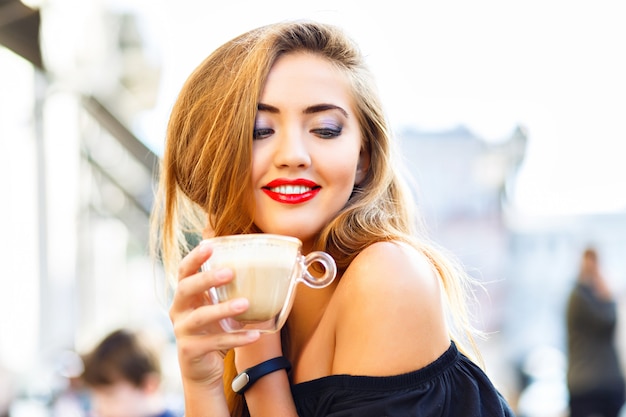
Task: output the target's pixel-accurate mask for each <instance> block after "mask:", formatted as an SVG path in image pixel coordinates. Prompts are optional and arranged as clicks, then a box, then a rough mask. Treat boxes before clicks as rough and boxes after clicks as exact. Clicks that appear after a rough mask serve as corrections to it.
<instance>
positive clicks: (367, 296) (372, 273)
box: [332, 242, 450, 376]
mask: <svg viewBox="0 0 626 417" xmlns="http://www.w3.org/2000/svg"><path fill="white" fill-rule="evenodd" d="M442 291H443V290H442V285H441V283H440V279H439V276H438V275H437V273H436V272H435V269H434V268H433V266H432V265H431V263H430V262H429V261H428V260H427V259H426V257H425V256H424V255H423V254H422V253H420V252H419V251H417V250H416V249H414V248H412V247H410V246H408V245H406V244H402V243H395V242H379V243H375V244H373V245H371V246H369V247H368V248H366V249H365V250H363V252H361V253H360V254H359V255H358V256H357V258H355V260H354V261H353V262H352V264H351V265H350V267H349V268H348V270H347V271H346V273H345V274H344V275H343V277H342V279H341V282H340V283H339V286H338V288H337V292H336V293H335V300H334V301H335V302H337V304H336V306H335V307H336V309H337V310H336V311H337V313H336V314H337V316H336V329H337V330H336V350H335V358H334V362H333V370H332V372H333V373H336V374H344V373H345V374H351V375H370V376H388V375H396V374H400V373H404V372H410V371H413V370H416V369H419V368H422V367H424V366H426V365H428V364H429V363H431V362H433V361H434V360H435V359H437V358H438V357H439V356H440V355H441V354H442V353H443V352H445V350H446V349H447V348H448V347H449V346H450V334H449V331H448V327H447V324H446V320H445V314H444V308H443V301H442V299H443V294H442Z"/></svg>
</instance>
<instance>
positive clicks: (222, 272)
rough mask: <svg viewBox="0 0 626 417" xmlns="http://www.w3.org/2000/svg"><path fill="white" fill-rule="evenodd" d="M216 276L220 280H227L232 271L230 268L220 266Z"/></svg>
mask: <svg viewBox="0 0 626 417" xmlns="http://www.w3.org/2000/svg"><path fill="white" fill-rule="evenodd" d="M214 274H215V278H216V279H217V280H218V281H220V282H223V281H226V280H227V279H228V278H230V275H231V272H230V270H229V269H227V268H220V269H216V270H215V272H214Z"/></svg>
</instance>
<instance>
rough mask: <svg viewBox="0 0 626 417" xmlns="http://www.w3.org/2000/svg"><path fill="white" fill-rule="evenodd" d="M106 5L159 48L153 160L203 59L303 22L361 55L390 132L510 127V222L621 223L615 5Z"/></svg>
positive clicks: (622, 36) (502, 131)
mask: <svg viewBox="0 0 626 417" xmlns="http://www.w3.org/2000/svg"><path fill="white" fill-rule="evenodd" d="M66 1H71V0H66ZM103 1H105V0H103ZM108 2H109V3H117V4H119V6H118V7H122V8H129V7H134V8H135V9H137V10H139V11H140V12H141V13H142V14H143V15H144V16H145V17H146V23H147V24H148V25H149V27H150V28H151V30H149V31H150V32H151V33H152V34H153V36H155V38H154V42H155V45H158V47H157V49H159V48H162V51H161V52H160V53H161V54H162V59H163V64H164V65H165V72H164V74H163V83H162V90H161V93H160V99H159V103H158V107H157V109H156V110H155V111H154V112H152V113H151V114H149V115H147V116H146V119H145V121H144V126H143V129H144V130H145V131H146V133H147V134H148V137H149V138H150V140H153V141H154V145H153V146H154V147H155V148H156V149H160V148H161V142H162V136H163V130H164V126H165V123H166V120H167V116H168V111H169V108H170V106H171V104H172V102H173V100H174V98H175V96H176V94H177V92H178V90H179V88H180V86H181V84H182V83H183V81H184V80H185V78H186V77H187V75H188V74H189V73H190V72H191V70H192V69H193V68H194V67H195V66H196V65H197V64H198V63H199V62H200V61H201V60H202V59H203V58H204V57H205V56H206V55H207V54H208V53H210V52H211V51H212V50H213V49H214V48H215V47H217V46H218V45H220V44H221V43H223V42H224V41H226V40H228V39H230V38H232V37H234V36H236V35H238V34H240V33H242V32H244V31H246V30H248V29H251V28H253V27H256V26H259V25H262V24H266V23H270V22H274V21H278V20H283V19H290V18H313V19H317V20H322V21H326V22H330V23H335V24H338V25H340V26H342V27H344V28H345V29H346V30H347V31H348V33H349V34H351V35H352V36H353V37H354V38H355V39H356V40H357V42H358V43H359V44H360V45H361V47H362V49H363V51H364V52H365V54H366V56H367V58H368V62H369V64H370V67H371V68H372V70H373V72H374V74H375V76H376V78H377V80H378V85H379V89H380V91H381V95H382V97H383V100H384V102H385V104H386V107H387V110H388V113H389V117H390V119H391V121H392V123H393V126H394V128H401V127H404V126H407V125H412V126H416V127H420V128H433V129H442V128H447V127H451V126H455V125H457V124H465V125H466V126H467V127H469V128H470V129H472V130H473V131H474V132H475V133H477V134H478V135H482V136H483V137H484V138H486V139H487V140H501V139H503V138H506V137H507V135H508V134H509V133H510V132H511V131H512V130H513V128H514V127H515V125H516V124H518V123H519V124H523V125H524V126H525V127H526V128H527V130H528V132H529V149H528V152H527V158H526V162H525V164H524V166H523V169H522V172H521V176H520V180H519V183H518V188H517V191H516V204H517V206H518V207H519V209H520V210H521V211H523V212H525V213H528V214H562V213H586V212H603V211H615V210H626V193H624V191H623V190H624V189H625V188H626V187H625V186H624V183H625V182H626V163H624V161H623V159H624V158H623V156H622V155H623V153H624V152H623V148H624V144H625V143H626V123H624V121H625V115H626V76H625V75H624V74H626V55H625V54H624V51H625V50H626V25H625V24H624V22H625V21H626V7H624V6H623V5H622V2H621V1H620V0H615V1H603V0H600V1H594V2H587V1H568V0H526V1H517V2H514V1H508V2H504V1H501V0H474V1H471V2H466V1H426V0H418V1H412V2H405V1H395V0H388V1H384V2H381V1H368V0H317V1H313V2H297V1H291V0H267V1H264V2H258V1H252V0H232V1H221V2H206V1H203V0H177V1H176V2H171V1H166V0H134V1H133V2H129V1H123V0H116V1H111V0H109V1H108ZM82 4H84V3H82Z"/></svg>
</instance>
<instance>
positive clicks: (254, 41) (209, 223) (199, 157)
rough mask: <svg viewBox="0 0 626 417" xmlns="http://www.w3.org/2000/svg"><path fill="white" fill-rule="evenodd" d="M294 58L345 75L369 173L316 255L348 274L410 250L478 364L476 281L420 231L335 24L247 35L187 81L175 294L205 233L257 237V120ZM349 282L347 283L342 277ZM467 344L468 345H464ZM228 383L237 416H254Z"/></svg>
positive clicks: (173, 144)
mask: <svg viewBox="0 0 626 417" xmlns="http://www.w3.org/2000/svg"><path fill="white" fill-rule="evenodd" d="M294 52H307V53H312V54H316V55H318V56H321V57H323V58H325V59H326V60H328V62H330V63H332V64H333V65H334V66H336V67H337V68H338V69H339V70H340V71H343V72H344V73H345V74H346V75H347V77H348V79H349V80H350V83H351V91H352V96H353V100H354V103H355V109H356V113H357V117H358V121H359V125H360V129H361V135H362V138H363V144H362V146H363V148H364V149H365V150H366V151H367V152H369V155H370V166H369V169H368V171H367V174H366V177H365V179H364V180H363V181H362V182H361V183H360V184H359V185H358V186H355V188H354V191H353V193H352V195H351V197H350V199H349V201H348V203H347V204H346V206H345V207H344V208H343V209H342V210H341V212H340V213H339V214H338V215H337V216H336V218H335V219H334V220H333V221H332V222H330V223H329V224H328V225H327V226H326V227H325V228H324V229H323V230H322V231H321V232H320V233H319V235H318V237H317V240H316V243H315V245H314V249H316V250H324V251H326V252H328V253H330V254H331V255H332V256H333V257H334V259H335V261H336V262H337V266H338V269H339V270H340V271H341V272H342V271H344V270H345V269H346V268H347V267H348V266H349V265H350V263H351V262H352V260H353V259H354V258H355V257H356V256H357V255H358V254H359V253H360V251H361V250H362V249H364V248H365V247H367V246H368V245H371V244H372V243H375V242H379V241H390V240H398V241H403V242H407V243H409V244H411V245H413V246H414V247H415V248H417V249H418V250H419V251H421V252H422V253H423V254H424V255H425V256H426V257H427V258H428V259H429V260H430V262H431V263H432V265H433V268H434V269H435V270H436V271H437V272H438V273H439V276H440V278H441V281H442V284H443V287H444V289H445V292H446V295H447V297H446V298H447V300H448V305H449V307H450V308H449V312H448V313H449V321H450V323H451V326H450V328H451V332H452V333H453V334H451V337H452V338H453V339H454V340H455V341H456V342H457V344H459V347H460V348H461V349H462V350H464V351H466V352H467V349H464V344H465V345H466V346H467V343H469V344H470V345H471V347H472V349H471V350H472V351H474V353H475V354H476V355H478V351H477V349H476V348H475V344H474V338H473V334H475V329H474V328H473V327H472V325H471V320H470V317H469V314H468V309H467V307H466V305H467V303H466V298H467V297H466V295H467V294H469V293H470V292H469V291H468V288H467V286H468V285H469V284H470V283H471V278H470V277H469V276H468V275H466V274H465V273H464V271H463V269H462V268H461V267H460V266H459V265H458V264H457V262H456V261H455V260H454V258H452V257H450V256H449V255H447V254H445V255H444V253H443V252H442V251H441V250H440V249H439V248H436V246H435V245H434V244H433V243H432V242H430V241H429V240H428V239H427V237H426V234H425V233H424V228H423V227H422V225H421V223H420V221H419V218H418V216H417V215H416V214H417V213H416V212H415V211H414V210H413V207H414V206H415V204H414V202H413V201H412V199H413V197H412V195H411V193H410V190H409V188H408V187H407V186H406V185H405V182H404V180H403V179H402V178H403V176H404V174H403V173H402V172H400V171H401V169H400V168H399V167H400V166H401V165H400V164H399V162H400V161H399V160H398V159H396V157H395V156H394V155H395V151H394V147H393V144H392V141H391V134H390V130H389V128H388V123H387V120H386V117H385V114H384V112H383V110H382V106H381V103H380V100H379V98H378V93H377V91H376V88H375V84H374V82H373V80H372V78H371V75H370V73H369V71H368V70H367V68H366V65H365V63H364V59H363V56H362V55H361V53H360V50H359V48H358V47H357V45H356V44H355V43H354V42H353V41H352V40H351V39H350V38H349V37H347V36H346V34H345V33H343V31H341V30H340V29H338V28H337V27H334V26H332V25H327V24H322V23H317V22H311V21H294V22H281V23H277V24H273V25H268V26H264V27H260V28H257V29H254V30H252V31H249V32H247V33H245V34H243V35H240V36H239V37H237V38H235V39H233V40H231V41H229V42H227V43H226V44H224V45H223V46H221V47H220V48H218V49H217V50H216V51H215V52H214V53H212V54H211V55H210V56H209V57H207V58H206V59H205V60H204V61H203V62H202V63H201V64H200V65H199V66H198V67H197V68H196V69H195V71H194V72H193V73H192V74H191V75H190V76H189V78H188V79H187V81H186V82H185V84H184V86H183V88H182V91H181V92H180V95H179V96H178V99H177V101H176V103H175V105H174V107H173V109H172V112H171V117H170V120H169V124H168V128H167V138H166V146H165V152H164V156H163V160H162V166H161V172H160V180H159V189H158V192H157V200H156V204H155V208H154V212H153V216H152V227H153V234H152V236H153V241H152V242H153V243H152V247H153V251H154V252H155V255H156V256H158V257H159V258H160V259H161V260H162V262H163V264H164V267H165V271H166V275H167V276H168V277H169V278H170V281H171V282H172V284H173V285H175V281H176V268H177V265H178V262H179V261H180V260H181V258H182V257H183V256H184V255H185V254H186V253H187V252H188V251H189V250H190V249H191V247H193V246H194V245H195V244H197V242H198V239H200V238H199V236H200V235H201V233H202V230H203V229H205V228H207V227H208V228H209V230H211V231H212V233H214V234H215V235H216V236H221V235H228V234H240V233H253V232H259V230H258V229H257V228H256V226H255V224H254V207H253V200H252V197H251V196H252V195H253V193H252V189H251V187H252V185H251V166H252V137H253V128H254V121H255V117H256V112H257V104H258V102H259V98H260V95H261V93H262V89H263V87H264V83H265V80H266V78H267V76H268V73H269V71H270V69H271V68H272V65H273V64H274V63H275V62H276V60H277V59H278V58H279V57H280V56H282V55H284V54H289V53H294ZM339 275H341V274H339ZM464 342H467V343H464ZM232 358H233V353H232V351H231V352H229V353H228V354H227V356H226V359H225V362H226V372H225V375H224V382H225V386H226V387H227V388H226V390H225V391H226V394H227V397H228V401H229V403H230V405H231V412H232V415H235V416H241V415H244V414H245V413H246V411H245V406H243V404H242V402H241V399H240V398H238V396H236V395H233V394H232V391H231V390H230V387H229V384H230V381H231V380H232V378H233V377H234V375H235V368H234V362H233V360H232Z"/></svg>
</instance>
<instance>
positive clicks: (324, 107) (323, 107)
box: [257, 103, 349, 117]
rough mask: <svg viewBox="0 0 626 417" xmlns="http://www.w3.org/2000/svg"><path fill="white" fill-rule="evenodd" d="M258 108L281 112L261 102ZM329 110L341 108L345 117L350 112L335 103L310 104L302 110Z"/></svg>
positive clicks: (310, 111)
mask: <svg viewBox="0 0 626 417" xmlns="http://www.w3.org/2000/svg"><path fill="white" fill-rule="evenodd" d="M257 110H259V111H266V112H269V113H280V110H278V108H277V107H274V106H271V105H269V104H264V103H259V104H258V105H257ZM328 110H339V111H340V112H341V113H342V114H343V115H344V116H345V117H349V116H348V112H347V111H345V110H344V109H343V108H341V107H339V106H335V105H334V104H316V105H314V106H309V107H307V108H306V109H304V110H303V111H302V113H304V114H314V113H320V112H324V111H328Z"/></svg>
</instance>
